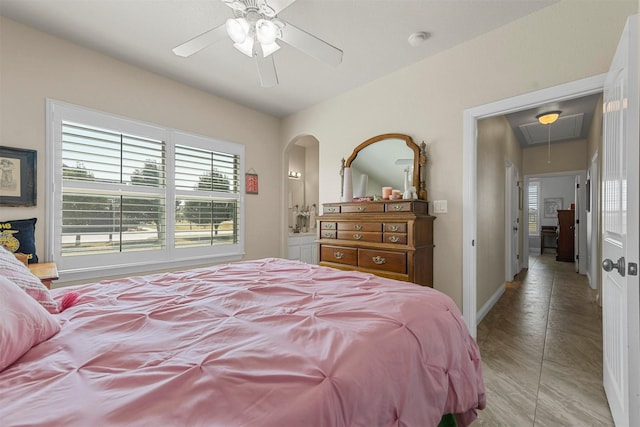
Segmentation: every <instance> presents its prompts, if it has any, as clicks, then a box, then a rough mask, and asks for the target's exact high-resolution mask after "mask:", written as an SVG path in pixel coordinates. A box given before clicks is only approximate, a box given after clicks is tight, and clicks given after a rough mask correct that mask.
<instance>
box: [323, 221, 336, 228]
mask: <svg viewBox="0 0 640 427" xmlns="http://www.w3.org/2000/svg"><path fill="white" fill-rule="evenodd" d="M337 228H338V227H337V226H336V223H335V222H326V221H320V230H336V229H337Z"/></svg>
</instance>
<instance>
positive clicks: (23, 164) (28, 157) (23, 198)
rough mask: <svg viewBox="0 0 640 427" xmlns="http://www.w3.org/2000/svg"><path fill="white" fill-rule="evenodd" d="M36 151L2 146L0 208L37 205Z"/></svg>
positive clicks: (0, 154) (0, 158)
mask: <svg viewBox="0 0 640 427" xmlns="http://www.w3.org/2000/svg"><path fill="white" fill-rule="evenodd" d="M36 159H37V152H36V151H35V150H25V149H22V148H11V147H2V146H0V206H35V205H36V186H37V175H36Z"/></svg>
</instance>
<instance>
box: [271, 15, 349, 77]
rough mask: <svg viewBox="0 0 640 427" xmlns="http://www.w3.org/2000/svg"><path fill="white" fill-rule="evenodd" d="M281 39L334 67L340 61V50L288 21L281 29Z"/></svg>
mask: <svg viewBox="0 0 640 427" xmlns="http://www.w3.org/2000/svg"><path fill="white" fill-rule="evenodd" d="M282 40H283V41H284V42H286V43H287V44H289V45H291V46H293V47H295V48H298V49H299V50H301V51H302V52H304V53H306V54H307V55H309V56H313V57H314V58H316V59H319V60H320V61H323V62H326V63H327V64H331V65H333V66H334V67H335V66H336V65H338V64H340V63H341V62H342V50H340V49H338V48H337V47H335V46H332V45H330V44H329V43H327V42H325V41H324V40H321V39H319V38H317V37H316V36H313V35H311V34H309V33H307V32H306V31H304V30H301V29H300V28H298V27H296V26H295V25H291V24H290V23H288V22H286V23H285V27H284V28H283V29H282Z"/></svg>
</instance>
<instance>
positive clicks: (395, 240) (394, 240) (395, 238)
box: [389, 236, 400, 243]
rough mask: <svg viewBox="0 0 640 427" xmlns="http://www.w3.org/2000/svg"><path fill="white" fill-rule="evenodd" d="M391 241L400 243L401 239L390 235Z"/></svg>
mask: <svg viewBox="0 0 640 427" xmlns="http://www.w3.org/2000/svg"><path fill="white" fill-rule="evenodd" d="M389 241H390V242H391V243H398V242H399V241H400V238H399V237H398V236H390V237H389Z"/></svg>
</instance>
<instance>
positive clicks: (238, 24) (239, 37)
mask: <svg viewBox="0 0 640 427" xmlns="http://www.w3.org/2000/svg"><path fill="white" fill-rule="evenodd" d="M225 26H226V28H227V34H229V37H231V40H233V42H234V43H238V44H242V43H245V42H246V39H247V38H248V37H247V36H248V35H249V30H250V28H249V23H248V22H247V20H246V19H244V18H229V19H227V22H226V24H225Z"/></svg>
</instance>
